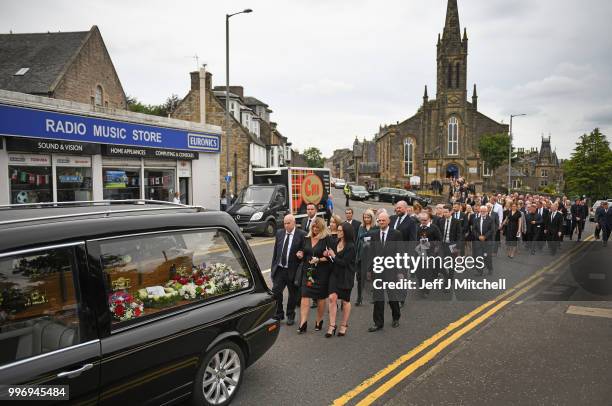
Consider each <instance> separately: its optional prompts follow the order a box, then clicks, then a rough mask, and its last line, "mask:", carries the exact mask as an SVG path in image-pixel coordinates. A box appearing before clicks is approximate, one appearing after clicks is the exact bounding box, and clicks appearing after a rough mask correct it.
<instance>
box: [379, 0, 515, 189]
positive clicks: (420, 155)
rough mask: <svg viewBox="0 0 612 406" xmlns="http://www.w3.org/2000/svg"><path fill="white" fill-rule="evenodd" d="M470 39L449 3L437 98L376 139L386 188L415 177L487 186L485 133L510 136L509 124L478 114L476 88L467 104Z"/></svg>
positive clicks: (440, 50) (454, 1)
mask: <svg viewBox="0 0 612 406" xmlns="http://www.w3.org/2000/svg"><path fill="white" fill-rule="evenodd" d="M467 56H468V37H467V30H465V29H464V31H463V36H462V35H461V29H460V25H459V12H458V8H457V0H448V4H447V11H446V22H445V26H444V30H443V33H442V36H440V35H438V42H437V83H436V99H435V100H431V99H429V95H428V92H427V86H425V91H424V94H423V102H422V105H421V107H420V108H419V110H418V111H417V113H416V114H415V115H413V116H412V117H410V118H408V119H406V120H404V121H402V122H398V123H397V124H393V125H388V126H384V127H381V128H380V130H379V133H378V135H377V136H376V137H375V142H376V151H377V152H376V154H377V159H376V160H377V162H379V170H380V172H379V177H380V183H381V186H382V185H389V186H403V185H405V184H406V183H407V182H409V181H410V178H411V177H412V176H418V177H420V180H421V182H422V183H423V184H424V185H428V184H429V183H431V182H432V181H433V180H434V179H445V178H450V177H463V178H465V179H467V181H468V182H470V183H475V184H476V186H477V189H480V188H481V187H482V180H483V170H484V162H483V161H482V159H481V158H480V154H479V152H478V142H479V140H480V138H481V137H482V136H483V135H488V134H496V133H508V126H507V125H505V124H500V123H498V122H497V121H495V120H493V119H491V118H489V117H487V116H486V115H484V114H483V113H481V112H480V111H479V110H478V96H477V94H476V85H474V87H473V93H472V97H471V102H469V101H468V100H467V80H466V79H467Z"/></svg>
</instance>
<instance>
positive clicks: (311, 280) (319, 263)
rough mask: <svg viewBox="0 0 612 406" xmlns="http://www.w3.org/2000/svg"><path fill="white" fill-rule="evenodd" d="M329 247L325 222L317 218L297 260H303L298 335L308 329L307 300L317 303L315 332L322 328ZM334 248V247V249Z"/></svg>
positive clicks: (328, 267)
mask: <svg viewBox="0 0 612 406" xmlns="http://www.w3.org/2000/svg"><path fill="white" fill-rule="evenodd" d="M330 247H331V241H330V238H329V231H328V230H327V226H326V224H325V220H323V219H322V218H321V217H317V218H316V219H315V220H314V222H313V223H312V224H311V226H310V231H309V232H308V235H307V236H306V240H305V241H304V251H303V254H302V255H298V258H300V259H302V258H303V260H304V268H303V271H302V299H301V303H300V327H299V328H298V334H302V333H305V332H306V330H307V328H308V312H309V311H310V308H309V305H308V304H309V303H308V302H309V300H310V299H312V300H313V302H316V303H317V317H316V320H315V331H321V329H322V328H323V313H324V312H325V299H327V296H328V287H329V275H330V273H331V262H330V261H329V259H328V258H327V257H326V253H327V252H328V249H329V248H330ZM334 248H335V247H334Z"/></svg>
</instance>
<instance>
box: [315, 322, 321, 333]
mask: <svg viewBox="0 0 612 406" xmlns="http://www.w3.org/2000/svg"><path fill="white" fill-rule="evenodd" d="M322 329H323V320H321V321H320V322H318V323H317V322H316V321H315V331H321V330H322Z"/></svg>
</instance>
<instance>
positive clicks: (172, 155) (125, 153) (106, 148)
mask: <svg viewBox="0 0 612 406" xmlns="http://www.w3.org/2000/svg"><path fill="white" fill-rule="evenodd" d="M102 155H106V156H122V157H133V158H156V159H172V160H176V159H182V160H192V159H198V156H199V154H198V153H197V152H193V151H177V150H171V149H152V148H137V147H124V146H118V145H103V146H102Z"/></svg>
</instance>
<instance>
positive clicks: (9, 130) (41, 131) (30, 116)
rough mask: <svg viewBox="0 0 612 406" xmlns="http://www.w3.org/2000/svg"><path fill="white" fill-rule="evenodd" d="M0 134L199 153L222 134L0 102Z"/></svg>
mask: <svg viewBox="0 0 612 406" xmlns="http://www.w3.org/2000/svg"><path fill="white" fill-rule="evenodd" d="M0 135H10V136H14V137H33V138H45V139H54V140H64V141H78V142H92V143H96V144H113V145H129V146H138V147H147V148H165V149H178V150H186V151H200V152H220V150H221V137H220V136H219V135H218V134H207V133H200V132H192V131H187V130H179V129H175V128H167V127H157V126H150V125H144V124H135V123H127V122H123V121H114V120H107V119H103V118H93V117H87V116H80V115H75V114H66V113H57V112H52V111H46V110H38V109H32V108H26V107H17V106H11V105H5V104H0Z"/></svg>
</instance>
